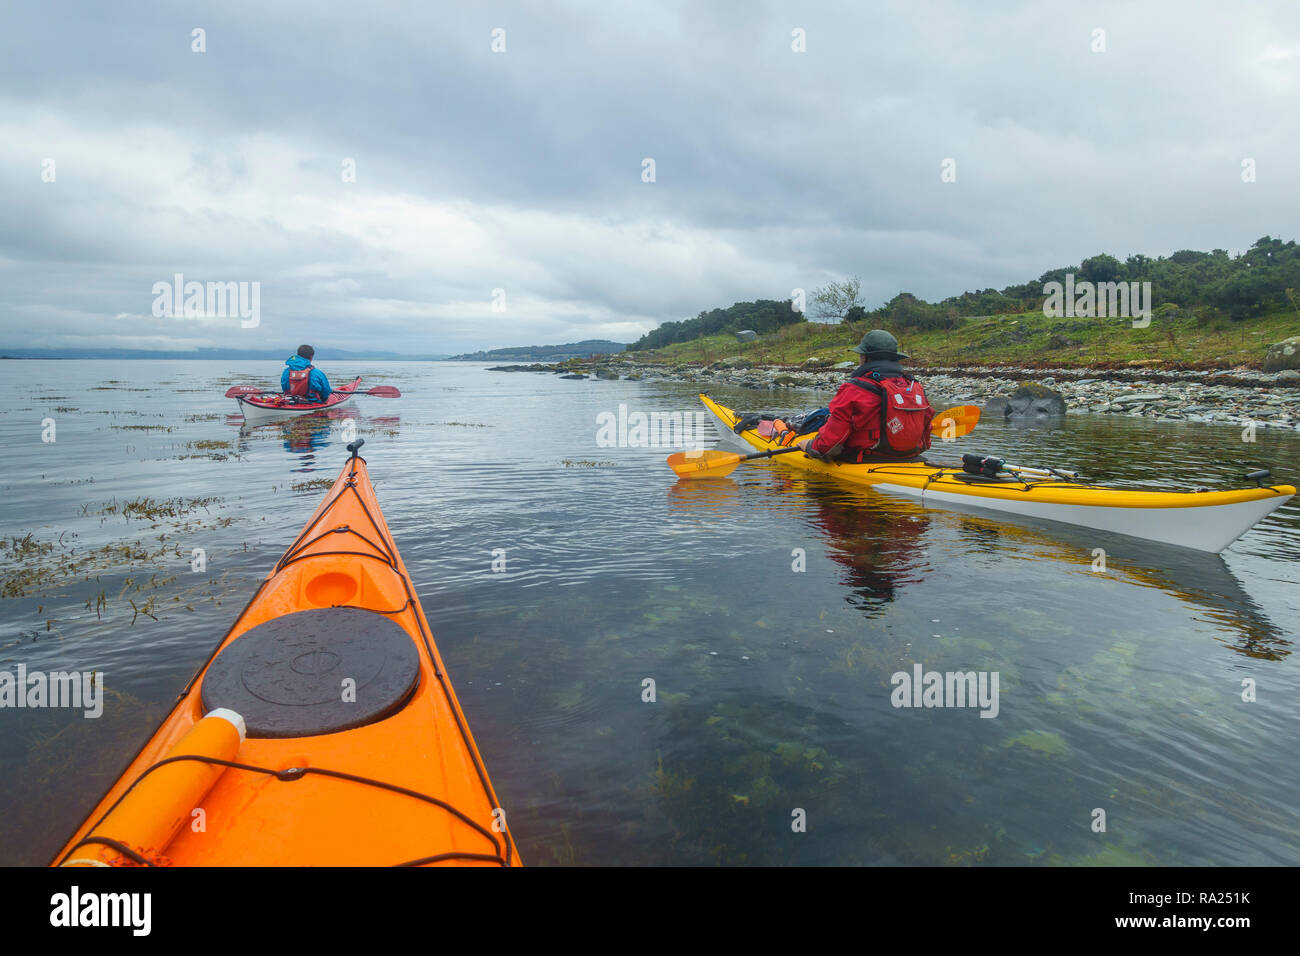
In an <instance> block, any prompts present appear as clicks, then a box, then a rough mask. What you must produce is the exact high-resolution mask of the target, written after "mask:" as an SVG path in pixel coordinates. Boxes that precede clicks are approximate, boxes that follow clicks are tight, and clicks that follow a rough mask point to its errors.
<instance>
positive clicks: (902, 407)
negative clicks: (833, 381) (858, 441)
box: [849, 375, 934, 457]
mask: <svg viewBox="0 0 1300 956" xmlns="http://www.w3.org/2000/svg"><path fill="white" fill-rule="evenodd" d="M849 381H850V382H852V383H853V384H854V385H856V386H858V388H865V389H866V390H867V391H869V392H874V393H875V394H876V395H879V396H880V437H879V438H877V439H876V443H875V444H874V445H872V446H871V450H872V451H874V452H879V453H881V454H885V455H897V456H903V457H912V456H915V455H919V454H921V453H922V452H923V451H926V450H927V449H928V448H929V447H930V422H931V421H932V420H933V419H934V409H933V408H931V407H930V402H929V400H928V399H926V397H925V389H924V388H923V387H922V386H921V383H920V382H918V381H917V380H916V379H914V378H912V376H910V375H890V376H888V377H886V378H879V379H862V378H851V379H849Z"/></svg>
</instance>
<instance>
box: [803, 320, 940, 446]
mask: <svg viewBox="0 0 1300 956" xmlns="http://www.w3.org/2000/svg"><path fill="white" fill-rule="evenodd" d="M853 351H855V352H857V353H858V354H860V355H861V356H862V364H861V365H859V366H858V368H857V369H856V370H855V371H854V372H853V374H852V375H850V376H849V380H848V381H847V382H845V383H844V384H843V385H841V386H840V388H839V391H837V392H836V393H835V398H833V399H832V400H831V404H830V418H829V419H828V420H827V422H826V424H825V425H823V426H822V427H821V430H820V431H818V433H817V437H816V438H815V439H812V440H809V441H804V442H800V444H799V447H800V448H802V449H803V450H804V451H805V452H806V453H807V454H808V455H809V457H812V458H823V459H826V460H830V461H850V462H862V461H871V460H877V461H911V460H914V459H916V458H919V457H920V456H921V453H922V452H924V451H925V450H926V449H928V448H929V447H930V421H931V420H932V419H933V418H934V409H932V408H931V407H930V403H929V401H927V400H926V397H925V389H924V388H922V386H921V383H920V382H918V381H916V379H914V378H912V376H910V375H908V374H907V373H906V372H904V371H903V367H902V366H901V365H900V364H899V359H905V358H907V357H908V356H907V355H906V354H905V353H903V352H900V351H899V350H898V340H897V339H896V338H894V337H893V336H892V335H890V334H889V333H888V332H886V331H885V330H884V329H873V330H872V331H870V332H868V333H867V334H866V335H865V336H864V337H863V339H862V342H861V343H860V344H859V345H858V346H857V348H855V349H854V350H853Z"/></svg>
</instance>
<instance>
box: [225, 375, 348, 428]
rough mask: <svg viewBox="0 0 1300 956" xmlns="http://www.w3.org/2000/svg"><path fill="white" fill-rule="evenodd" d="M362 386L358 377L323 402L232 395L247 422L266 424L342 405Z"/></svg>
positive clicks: (268, 395)
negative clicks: (270, 421) (275, 419)
mask: <svg viewBox="0 0 1300 956" xmlns="http://www.w3.org/2000/svg"><path fill="white" fill-rule="evenodd" d="M360 386H361V377H360V376H357V377H356V378H354V379H353V380H352V381H350V382H348V384H346V385H340V386H339V387H338V388H336V389H334V391H332V392H330V397H329V398H327V399H326V400H325V401H323V402H307V401H303V400H301V399H297V398H293V397H292V396H289V395H283V394H281V393H280V392H262V393H252V394H247V395H243V394H241V395H232V396H231V397H232V398H234V400H235V403H236V404H237V405H238V406H239V411H240V412H241V413H242V414H243V416H244V421H246V422H264V421H269V420H271V419H273V418H293V417H295V416H297V415H311V414H313V413H314V412H322V411H325V410H327V409H330V408H338V407H339V406H340V405H342V404H344V403H345V402H348V401H350V400H351V399H352V395H353V393H354V392H356V390H357V389H358V388H359V387H360Z"/></svg>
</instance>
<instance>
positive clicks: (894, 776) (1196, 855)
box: [0, 362, 1300, 865]
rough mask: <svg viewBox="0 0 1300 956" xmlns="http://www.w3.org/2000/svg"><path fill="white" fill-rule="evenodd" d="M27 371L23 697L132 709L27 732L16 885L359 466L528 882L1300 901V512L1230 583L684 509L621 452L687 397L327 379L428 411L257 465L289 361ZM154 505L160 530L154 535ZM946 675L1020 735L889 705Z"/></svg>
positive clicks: (1296, 462) (1216, 568)
mask: <svg viewBox="0 0 1300 956" xmlns="http://www.w3.org/2000/svg"><path fill="white" fill-rule="evenodd" d="M0 368H2V371H3V379H2V381H0V437H3V440H4V447H5V448H6V449H7V452H8V462H7V465H8V467H6V468H5V470H4V472H3V475H0V538H3V539H4V540H5V543H6V548H5V550H4V551H2V552H0V571H2V572H3V576H4V579H5V597H4V598H3V599H0V668H4V669H8V670H10V671H13V670H15V668H16V666H17V665H18V664H20V663H22V664H25V665H26V666H27V667H28V668H29V669H32V670H45V671H50V670H84V669H98V670H101V671H103V672H104V673H105V675H106V676H105V686H106V688H107V693H108V701H107V705H106V709H105V712H104V715H103V717H101V718H100V719H98V720H86V719H83V718H81V717H80V716H78V715H75V714H73V713H70V712H68V711H53V710H45V711H33V710H0V731H2V732H0V780H3V784H0V863H7V864H14V863H29V864H31V863H44V862H46V861H47V860H48V859H49V858H50V857H51V856H52V854H53V853H54V852H55V850H56V849H57V848H58V846H59V845H60V844H61V843H62V841H63V840H64V839H65V838H66V837H67V836H68V834H69V833H70V831H71V829H72V828H73V827H74V826H75V825H76V824H77V823H78V822H79V821H80V820H81V819H82V817H83V816H84V815H85V813H86V812H87V811H88V809H89V808H90V806H91V805H92V804H93V802H94V800H95V799H97V798H98V796H99V795H100V793H101V792H102V791H103V789H104V787H105V786H106V784H107V783H108V782H109V780H111V779H112V778H113V776H114V775H115V774H116V773H117V772H118V771H119V770H120V769H121V767H122V765H123V764H124V762H125V761H126V760H127V759H128V758H129V757H130V756H131V755H132V754H133V753H134V752H135V750H136V749H137V748H138V747H139V746H140V744H141V743H143V741H144V739H145V738H146V737H147V735H148V733H149V732H150V731H151V730H152V729H153V727H154V725H155V723H156V722H157V720H158V719H159V718H160V716H161V715H162V714H163V713H164V712H165V710H166V709H167V708H168V707H169V706H170V703H171V701H172V699H173V698H174V695H175V694H176V692H177V691H178V690H179V689H180V687H181V686H182V684H183V683H184V681H185V680H186V679H187V678H188V677H189V676H190V675H191V673H192V672H193V671H194V669H195V668H196V667H198V666H199V665H200V664H201V663H202V661H203V660H204V658H205V657H206V655H207V653H208V652H209V651H210V649H211V648H212V646H213V645H214V644H215V643H216V641H217V640H218V639H219V638H220V637H221V635H222V634H223V633H224V632H225V630H226V628H227V627H228V626H229V624H230V621H231V620H232V619H233V617H234V616H235V615H236V614H237V613H238V610H239V608H241V607H242V606H243V604H244V603H245V602H246V601H247V599H248V598H249V596H250V595H251V594H252V592H253V590H254V588H255V587H256V584H257V582H258V581H259V580H260V579H261V578H262V577H263V576H264V575H265V573H266V572H267V570H268V569H269V568H270V566H271V565H272V564H273V563H274V561H275V560H276V559H277V558H278V556H279V555H280V553H281V552H282V551H283V549H284V547H285V546H286V545H287V544H288V543H289V542H290V540H291V539H292V538H293V537H294V536H295V535H296V533H297V532H298V531H299V529H300V528H301V526H302V524H303V523H304V521H305V520H306V519H307V517H308V516H309V514H310V512H311V511H312V509H313V508H314V507H315V504H316V503H317V501H318V500H319V498H320V497H321V495H322V494H323V491H322V489H321V488H320V487H318V485H319V484H320V483H321V482H322V481H328V480H331V479H333V477H334V476H335V475H336V474H337V472H338V469H339V468H340V467H341V465H342V462H343V460H344V458H345V456H346V453H345V451H344V450H343V444H344V443H345V439H346V436H347V431H348V430H349V429H352V428H355V429H356V430H357V432H358V433H359V434H360V435H361V436H362V437H364V438H366V441H367V444H366V449H365V454H366V457H367V458H368V460H369V462H370V469H371V474H372V477H373V478H374V480H375V485H376V490H377V493H378V495H379V499H380V502H381V504H382V505H383V508H384V511H385V514H386V516H387V518H388V521H389V524H390V526H391V528H392V530H393V534H394V535H395V537H396V539H397V543H398V546H399V547H400V548H401V551H402V554H403V556H404V558H405V559H406V562H407V564H408V566H409V567H410V569H411V572H412V574H413V576H414V578H415V583H416V586H417V588H418V590H419V592H420V595H421V598H422V600H423V602H424V606H425V610H426V612H427V614H428V616H429V619H430V622H431V623H432V625H433V627H434V631H435V634H436V636H437V639H438V643H439V647H440V648H441V650H442V652H443V656H444V658H445V659H446V663H447V667H448V670H449V672H450V675H451V678H452V681H453V683H454V685H455V687H456V690H457V692H458V693H459V695H460V698H461V702H462V704H463V705H464V708H465V710H466V713H467V716H468V719H469V722H470V726H471V727H472V729H473V732H474V735H475V737H476V739H477V741H478V744H479V747H480V749H481V750H482V752H483V754H484V758H485V760H486V762H487V766H488V769H489V771H490V773H491V774H492V777H493V782H494V783H495V785H496V788H497V790H498V793H499V795H500V797H501V800H502V802H503V804H504V806H505V807H506V809H507V812H508V813H509V815H510V819H511V822H512V828H513V830H514V833H515V836H516V839H517V840H518V842H519V847H520V851H521V853H522V855H523V859H524V861H525V863H529V864H534V865H546V864H656V863H663V864H667V863H674V864H713V863H729V864H739V863H752V864H760V863H761V864H934V865H968V864H995V865H1005V864H1012V865H1022V864H1030V865H1053V864H1087V863H1100V864H1296V863H1300V833H1297V828H1296V822H1295V821H1296V802H1297V798H1296V794H1297V793H1300V761H1297V760H1296V756H1297V746H1296V731H1295V728H1296V721H1297V718H1300V676H1298V672H1297V664H1296V656H1295V654H1294V651H1295V648H1296V644H1295V642H1296V640H1297V638H1298V637H1300V634H1298V633H1297V624H1296V622H1297V621H1298V620H1300V588H1298V587H1297V584H1298V583H1300V509H1297V508H1296V507H1295V506H1294V505H1291V506H1288V508H1286V509H1284V510H1283V511H1281V512H1278V513H1277V514H1276V515H1275V516H1274V517H1273V518H1271V519H1270V520H1269V521H1268V522H1266V523H1265V524H1263V525H1261V526H1260V527H1259V528H1257V529H1256V530H1254V531H1253V532H1251V533H1250V534H1249V535H1248V536H1247V537H1246V538H1244V539H1242V540H1241V541H1239V542H1237V544H1235V545H1234V546H1233V547H1232V548H1231V549H1229V551H1228V552H1226V553H1225V555H1224V556H1223V557H1214V556H1208V555H1197V554H1194V553H1190V552H1183V551H1180V550H1177V549H1167V548H1159V547H1156V546H1145V545H1142V544H1141V543H1139V542H1135V541H1130V540H1127V539H1124V538H1122V537H1106V536H1103V535H1099V534H1095V533H1090V532H1087V531H1084V530H1080V529H1069V528H1061V527H1049V526H1038V527H1034V526H1031V525H1026V524H1008V523H1004V522H1003V521H1001V520H998V519H996V518H992V517H990V516H987V515H981V514H978V513H975V512H970V513H954V512H941V511H926V510H922V509H919V508H917V507H916V506H915V505H914V504H912V503H910V502H908V501H904V500H895V499H891V498H887V497H883V496H879V495H876V494H874V493H872V492H870V491H863V490H853V489H850V488H845V487H842V486H839V485H837V484H834V483H829V482H826V481H824V480H814V479H810V478H804V477H800V475H799V473H798V472H796V471H793V470H787V469H784V468H782V467H781V466H780V465H779V464H772V463H768V464H763V465H756V466H745V467H744V468H742V469H741V470H738V471H737V472H735V473H734V474H733V476H732V477H731V478H730V479H726V480H722V481H718V482H702V483H690V484H688V483H683V484H678V483H676V482H675V481H674V480H673V476H672V473H671V472H670V471H669V470H668V469H667V468H666V467H665V466H664V464H663V459H664V457H665V456H666V455H667V454H668V453H669V452H670V451H671V450H672V449H666V448H665V449H644V448H602V447H598V446H597V444H596V440H595V439H596V431H597V427H596V421H597V415H598V414H600V413H601V412H614V413H617V410H618V405H619V404H620V403H624V404H626V405H627V406H628V408H629V409H630V410H643V411H674V410H677V411H683V412H693V411H694V410H695V409H696V408H697V407H698V402H697V401H696V400H695V397H694V396H695V391H696V390H695V389H693V388H691V387H689V386H686V385H655V384H645V385H643V384H641V383H637V382H625V381H620V382H594V381H586V382H582V381H564V380H560V379H558V378H557V377H552V376H543V375H533V374H508V373H495V372H488V371H485V370H483V368H482V367H480V366H470V365H459V364H416V363H374V364H359V365H355V366H352V365H350V366H348V367H347V368H344V367H342V366H337V367H336V366H334V365H329V364H327V365H326V370H327V371H328V372H330V373H332V377H333V378H334V380H335V381H343V380H346V379H347V378H349V377H351V376H352V375H354V374H363V375H364V376H365V377H366V381H367V382H369V383H371V384H381V383H384V384H393V385H396V386H398V387H399V388H400V389H401V390H402V392H403V397H402V398H401V399H399V400H385V399H378V398H361V399H358V400H357V401H356V402H355V403H354V406H355V407H354V408H353V409H352V410H351V411H349V412H347V414H346V416H344V415H343V414H342V413H339V414H340V417H337V418H320V419H312V420H307V421H300V422H296V423H293V424H291V425H268V426H262V427H258V428H241V421H240V419H239V418H238V416H234V417H232V416H231V414H230V413H231V412H233V411H234V407H235V406H234V403H233V402H232V401H230V400H228V399H224V398H221V394H222V393H223V392H224V391H225V389H226V388H227V387H228V386H229V385H231V384H243V383H264V382H267V381H270V380H273V379H275V378H278V374H279V373H278V369H277V368H276V367H275V364H274V363H242V364H241V363H235V364H231V363H202V362H178V363H167V362H126V363H111V364H110V363H102V362H4V363H3V365H2V367H0ZM716 394H717V396H718V397H719V398H720V399H721V400H723V401H725V402H727V403H728V404H734V405H736V406H738V407H740V408H743V409H745V410H748V411H758V410H766V409H768V408H773V409H775V408H784V409H792V408H808V407H812V406H814V405H815V404H820V402H818V401H817V397H816V396H814V395H810V394H808V393H801V392H780V393H772V394H768V393H747V392H743V391H739V390H718V391H717V392H716ZM935 398H936V399H939V400H941V401H942V400H945V399H947V400H952V401H956V400H960V399H961V398H962V396H960V395H951V396H935ZM47 418H52V419H53V420H54V422H55V425H56V428H57V432H56V439H57V440H56V441H55V442H53V443H48V442H42V441H41V432H42V421H43V420H44V419H47ZM944 451H945V457H946V453H947V452H951V453H952V454H953V455H956V454H958V453H960V452H963V451H982V452H997V453H999V454H1002V455H1004V456H1005V457H1007V458H1009V459H1019V460H1021V461H1022V463H1031V464H1039V463H1053V464H1057V465H1064V466H1066V467H1077V468H1081V469H1082V470H1084V471H1085V472H1091V473H1094V474H1099V475H1105V476H1106V478H1107V479H1108V480H1109V481H1111V482H1113V483H1118V484H1137V483H1146V484H1155V485H1160V484H1166V485H1169V484H1172V483H1173V481H1174V479H1175V478H1180V479H1183V478H1185V479H1189V480H1191V481H1194V482H1195V483H1198V484H1202V485H1208V486H1212V487H1228V486H1232V485H1234V484H1240V481H1238V480H1237V476H1238V475H1239V474H1240V473H1241V472H1243V471H1245V470H1247V468H1248V466H1254V465H1255V463H1256V462H1260V461H1262V462H1264V463H1267V464H1269V465H1271V466H1273V468H1274V472H1275V474H1277V475H1279V476H1280V477H1282V478H1284V479H1285V480H1290V481H1292V482H1294V480H1295V476H1296V475H1297V473H1300V435H1296V434H1295V433H1287V434H1271V433H1265V432H1261V433H1260V434H1259V440H1258V441H1257V442H1256V443H1255V444H1254V445H1248V444H1244V443H1243V442H1242V441H1241V437H1240V433H1239V431H1238V430H1237V429H1235V428H1210V427H1204V426H1174V425H1164V426H1157V425H1153V424H1151V423H1143V422H1139V421H1134V420H1127V419H1126V420H1116V419H1113V418H1104V419H1103V418H1092V417H1087V416H1078V417H1075V416H1071V417H1069V418H1067V419H1066V421H1065V423H1064V425H1063V427H1061V428H1059V429H1057V430H1054V431H1045V430H1036V431H1017V430H1012V429H1009V428H1007V427H1006V426H1003V425H1002V424H1000V423H997V422H990V423H982V424H981V425H980V426H979V428H978V429H977V430H976V432H975V434H973V435H971V436H969V437H968V438H966V439H963V440H962V441H960V442H958V443H955V444H954V445H953V446H952V447H951V448H946V449H944ZM141 498H149V499H153V502H152V504H153V508H154V510H153V511H151V512H150V513H149V515H148V516H142V515H140V514H139V513H138V511H133V510H129V509H125V507H124V506H125V505H126V504H127V503H129V502H134V501H138V500H139V499H141ZM29 534H30V535H31V537H30V538H27V537H26V536H27V535H29ZM14 539H22V541H23V544H21V545H14V543H13V542H14ZM199 547H201V548H203V549H204V550H205V551H206V554H207V568H206V570H205V571H204V572H202V573H195V572H193V571H191V567H190V555H191V551H192V549H193V548H199ZM1098 547H1103V548H1105V549H1106V551H1107V558H1108V571H1107V573H1104V574H1099V573H1094V572H1093V571H1092V570H1091V567H1092V561H1093V549H1094V548H1098ZM498 548H504V549H505V551H506V555H507V572H506V573H505V574H494V573H492V572H491V570H490V563H491V560H492V551H493V550H494V549H498ZM795 549H803V552H804V554H805V555H806V568H807V570H806V571H805V572H803V573H796V572H794V571H792V561H793V560H794V559H793V558H792V552H794V550H795ZM914 663H920V664H922V665H923V666H924V667H925V669H926V670H939V671H958V670H960V671H966V670H986V671H997V672H998V673H999V675H1000V689H1001V698H1000V712H999V714H998V716H997V718H996V719H980V718H979V716H978V713H977V712H976V711H974V710H969V709H968V710H956V709H946V710H939V709H934V710H913V709H895V708H893V707H892V706H891V705H890V702H889V695H890V691H891V685H890V677H891V675H892V674H893V673H895V672H897V671H907V672H911V670H912V666H913V664H914ZM646 678H651V679H653V680H654V681H655V687H656V692H657V700H656V701H655V702H653V703H646V702H643V701H642V686H643V683H642V682H643V681H644V680H645V679H646ZM1246 678H1252V679H1253V680H1254V681H1255V682H1256V685H1257V687H1258V691H1257V693H1258V700H1257V701H1256V702H1254V703H1244V702H1243V701H1242V700H1241V686H1242V681H1243V679H1246ZM1094 808H1102V809H1104V810H1105V811H1106V815H1107V821H1106V823H1107V826H1106V832H1104V833H1094V832H1092V829H1091V827H1090V824H1091V822H1092V817H1091V814H1092V812H1093V810H1094ZM796 809H799V810H802V811H803V812H804V813H805V814H806V821H807V828H806V832H803V833H796V832H793V831H792V827H791V821H792V814H793V813H794V811H795V810H796Z"/></svg>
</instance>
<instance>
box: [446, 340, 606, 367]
mask: <svg viewBox="0 0 1300 956" xmlns="http://www.w3.org/2000/svg"><path fill="white" fill-rule="evenodd" d="M626 349H627V346H626V345H624V344H623V343H622V342H610V341H609V340H608V339H586V340H584V341H582V342H568V343H566V344H564V345H520V346H517V347H515V348H508V349H491V350H489V351H486V352H467V353H466V354H464V355H453V356H452V357H451V358H450V359H449V360H448V361H452V362H563V361H566V360H568V359H572V358H591V356H593V355H608V354H610V353H611V352H622V351H624V350H626Z"/></svg>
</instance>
